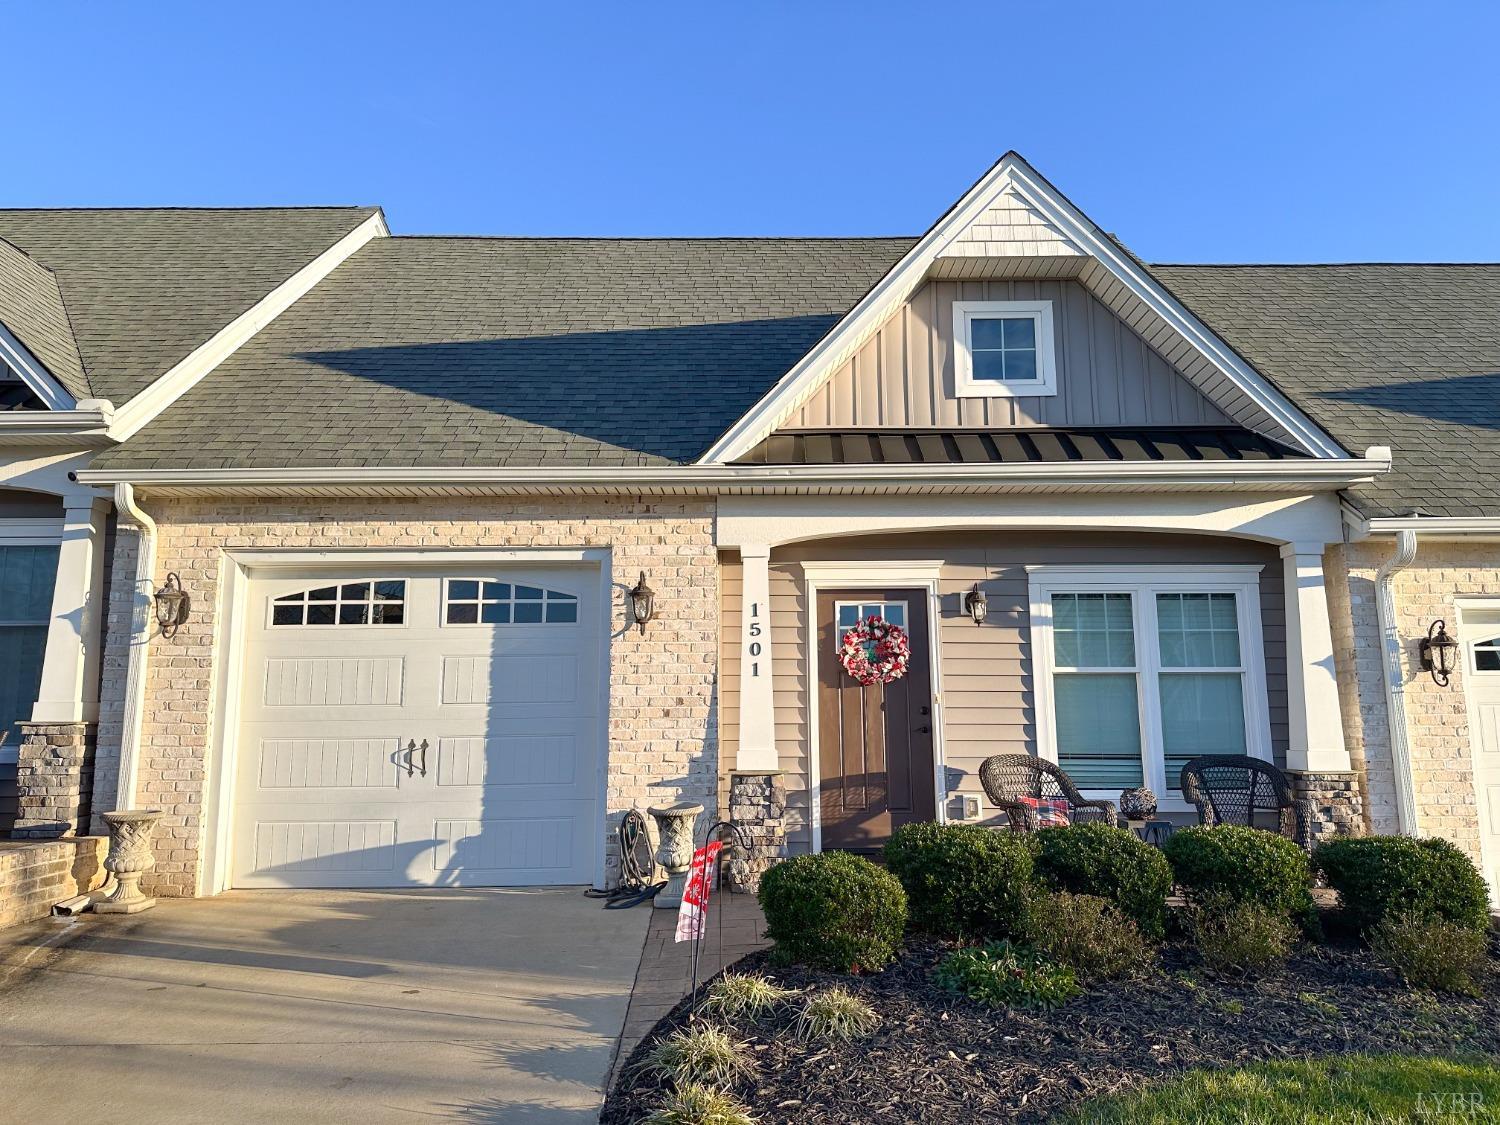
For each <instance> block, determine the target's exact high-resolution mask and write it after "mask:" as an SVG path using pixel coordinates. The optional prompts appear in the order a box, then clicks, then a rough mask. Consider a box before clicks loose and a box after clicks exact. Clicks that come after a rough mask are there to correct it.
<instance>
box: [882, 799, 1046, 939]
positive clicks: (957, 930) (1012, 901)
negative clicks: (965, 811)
mask: <svg viewBox="0 0 1500 1125" xmlns="http://www.w3.org/2000/svg"><path fill="white" fill-rule="evenodd" d="M1034 847H1035V845H1034V844H1033V843H1032V842H1031V841H1030V840H1029V839H1028V838H1027V837H1025V836H1021V835H1017V834H1015V833H1012V832H997V831H996V830H995V829H993V828H982V827H980V826H978V825H974V824H951V825H950V824H932V823H922V824H907V825H904V826H902V827H901V828H898V829H897V830H896V831H895V833H894V834H893V835H892V836H891V839H890V841H889V843H887V844H886V846H885V861H886V864H887V865H888V866H889V867H890V869H891V873H892V874H894V875H895V876H896V877H897V878H898V879H900V880H901V885H902V886H903V887H905V888H906V896H907V901H908V902H909V903H910V905H911V921H912V924H913V925H914V926H916V927H917V928H918V929H922V930H926V931H928V932H929V933H934V934H939V935H941V936H943V937H952V938H970V937H1019V936H1020V935H1021V934H1022V933H1024V932H1025V928H1026V914H1027V906H1028V903H1029V901H1030V898H1031V857H1032V852H1033V849H1034Z"/></svg>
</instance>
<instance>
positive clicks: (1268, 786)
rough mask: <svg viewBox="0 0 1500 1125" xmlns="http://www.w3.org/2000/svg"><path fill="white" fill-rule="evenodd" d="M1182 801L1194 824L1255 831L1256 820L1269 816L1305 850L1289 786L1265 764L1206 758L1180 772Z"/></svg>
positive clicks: (1302, 820)
mask: <svg viewBox="0 0 1500 1125" xmlns="http://www.w3.org/2000/svg"><path fill="white" fill-rule="evenodd" d="M1182 795H1183V796H1184V797H1185V798H1187V799H1188V800H1189V801H1191V802H1193V804H1194V805H1196V806H1197V808H1198V823H1199V824H1207V825H1214V824H1238V825H1240V826H1241V827H1245V828H1260V827H1262V825H1261V824H1257V823H1256V815H1257V814H1264V815H1265V816H1268V817H1269V816H1274V817H1275V819H1276V824H1277V831H1279V832H1280V833H1281V835H1283V836H1285V837H1286V838H1287V839H1289V840H1295V841H1297V843H1299V844H1302V845H1304V846H1305V845H1306V843H1307V840H1306V823H1307V818H1306V816H1305V814H1304V810H1303V807H1302V804H1301V802H1299V801H1298V800H1297V799H1296V798H1295V797H1294V796H1293V795H1292V785H1291V782H1289V781H1288V780H1287V777H1286V774H1284V773H1282V772H1281V771H1280V770H1279V769H1277V768H1276V767H1275V766H1273V765H1271V763H1270V762H1263V761H1261V760H1260V759H1259V758H1247V757H1244V756H1242V755H1237V754H1206V755H1204V756H1203V757H1201V758H1193V759H1191V760H1189V761H1188V763H1187V764H1186V765H1184V766H1183V767H1182Z"/></svg>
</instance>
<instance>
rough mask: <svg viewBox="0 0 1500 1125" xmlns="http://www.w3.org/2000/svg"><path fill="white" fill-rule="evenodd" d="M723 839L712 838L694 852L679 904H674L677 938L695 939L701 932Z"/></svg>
mask: <svg viewBox="0 0 1500 1125" xmlns="http://www.w3.org/2000/svg"><path fill="white" fill-rule="evenodd" d="M723 847H724V845H723V843H721V842H720V841H718V840H713V841H711V842H709V843H707V844H705V845H704V846H703V847H701V848H699V849H698V850H697V851H695V852H694V853H693V865H692V867H690V868H688V879H687V886H685V887H684V888H683V889H682V905H681V906H680V907H678V908H677V940H678V941H696V940H697V939H698V938H701V937H702V936H703V933H704V930H705V928H706V925H707V919H708V913H707V911H708V896H709V895H710V894H711V893H712V891H713V873H714V872H715V871H716V870H718V866H719V852H720V850H722V849H723Z"/></svg>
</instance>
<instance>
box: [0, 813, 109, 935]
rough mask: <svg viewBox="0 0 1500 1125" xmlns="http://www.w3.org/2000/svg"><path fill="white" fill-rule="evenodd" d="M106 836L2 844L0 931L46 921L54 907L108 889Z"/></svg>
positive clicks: (4, 841) (0, 845) (17, 841)
mask: <svg viewBox="0 0 1500 1125" xmlns="http://www.w3.org/2000/svg"><path fill="white" fill-rule="evenodd" d="M108 850H109V841H108V840H106V839H104V838H103V837H101V836H74V837H72V838H70V839H67V840H31V841H21V840H0V929H4V928H5V927H6V926H14V925H18V924H19V923H21V922H30V921H33V920H34V919H37V918H45V917H46V916H47V915H48V914H50V913H51V911H52V904H53V903H55V902H61V901H62V900H63V899H66V898H73V897H74V896H76V895H81V894H86V893H87V892H89V891H92V890H96V889H97V888H99V887H101V886H103V885H104V880H105V878H106V876H105V872H104V856H105V853H106V852H107V851H108Z"/></svg>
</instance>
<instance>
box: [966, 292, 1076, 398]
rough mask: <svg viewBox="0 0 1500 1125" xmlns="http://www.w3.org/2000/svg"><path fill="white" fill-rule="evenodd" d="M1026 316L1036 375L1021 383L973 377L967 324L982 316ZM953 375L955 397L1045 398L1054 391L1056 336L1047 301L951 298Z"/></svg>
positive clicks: (1050, 309)
mask: <svg viewBox="0 0 1500 1125" xmlns="http://www.w3.org/2000/svg"><path fill="white" fill-rule="evenodd" d="M1000 316H1003V317H1008V318H1012V319H1017V320H1018V319H1020V318H1022V317H1030V318H1031V321H1032V323H1033V324H1035V325H1036V375H1037V377H1036V378H1035V379H1030V380H1027V381H1025V382H1002V381H1000V380H996V379H976V378H974V352H973V347H972V340H971V336H970V325H971V324H972V323H973V322H974V320H975V319H982V318H985V317H1000ZM953 378H954V387H953V390H954V393H955V394H957V395H958V397H959V398H1045V397H1048V396H1050V395H1055V394H1057V337H1056V335H1055V334H1054V332H1053V327H1052V302H1051V301H954V302H953Z"/></svg>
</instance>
